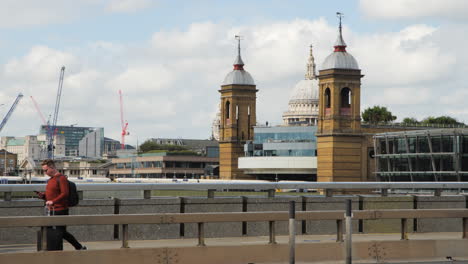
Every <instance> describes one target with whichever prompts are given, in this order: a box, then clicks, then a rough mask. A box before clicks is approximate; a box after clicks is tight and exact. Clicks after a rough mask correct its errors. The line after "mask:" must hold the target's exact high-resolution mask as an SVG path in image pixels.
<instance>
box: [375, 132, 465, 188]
mask: <svg viewBox="0 0 468 264" xmlns="http://www.w3.org/2000/svg"><path fill="white" fill-rule="evenodd" d="M374 144H375V157H376V159H375V162H376V176H377V180H378V181H379V180H381V181H418V182H419V181H468V129H466V128H464V129H456V128H454V129H430V130H417V131H404V132H389V133H380V134H376V135H374Z"/></svg>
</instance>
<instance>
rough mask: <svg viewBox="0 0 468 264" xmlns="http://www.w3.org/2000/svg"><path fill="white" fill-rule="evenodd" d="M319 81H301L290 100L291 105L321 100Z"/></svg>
mask: <svg viewBox="0 0 468 264" xmlns="http://www.w3.org/2000/svg"><path fill="white" fill-rule="evenodd" d="M318 87H319V86H318V80H317V79H312V80H301V81H299V82H298V83H297V84H296V86H295V87H294V90H293V92H292V95H291V97H290V98H289V103H299V102H311V101H318V100H319V92H318Z"/></svg>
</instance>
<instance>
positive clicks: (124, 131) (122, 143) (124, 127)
mask: <svg viewBox="0 0 468 264" xmlns="http://www.w3.org/2000/svg"><path fill="white" fill-rule="evenodd" d="M119 96H120V125H121V127H122V133H121V135H122V139H121V141H120V149H125V136H127V135H130V133H129V132H128V131H127V127H128V122H127V121H126V120H124V113H123V99H122V90H119Z"/></svg>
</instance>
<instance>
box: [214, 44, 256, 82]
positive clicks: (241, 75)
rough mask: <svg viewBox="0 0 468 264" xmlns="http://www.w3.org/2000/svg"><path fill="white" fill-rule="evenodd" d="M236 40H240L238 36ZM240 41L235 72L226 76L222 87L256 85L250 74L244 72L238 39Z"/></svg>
mask: <svg viewBox="0 0 468 264" xmlns="http://www.w3.org/2000/svg"><path fill="white" fill-rule="evenodd" d="M236 38H238V36H236ZM238 41H239V44H238V53H237V57H236V60H235V61H234V70H233V71H231V72H230V73H228V75H226V77H225V78H224V81H223V83H222V84H221V85H232V84H241V85H255V82H254V80H253V78H252V76H251V75H250V73H248V72H247V71H246V70H244V62H243V61H242V58H241V54H240V38H238Z"/></svg>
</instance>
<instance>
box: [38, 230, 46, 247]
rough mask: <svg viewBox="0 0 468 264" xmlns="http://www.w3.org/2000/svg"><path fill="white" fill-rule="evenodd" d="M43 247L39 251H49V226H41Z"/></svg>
mask: <svg viewBox="0 0 468 264" xmlns="http://www.w3.org/2000/svg"><path fill="white" fill-rule="evenodd" d="M40 239H41V242H40V243H41V247H40V249H39V250H41V251H46V250H47V226H41V238H40Z"/></svg>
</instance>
